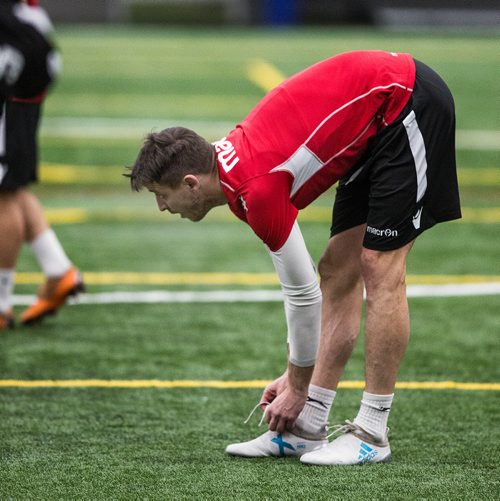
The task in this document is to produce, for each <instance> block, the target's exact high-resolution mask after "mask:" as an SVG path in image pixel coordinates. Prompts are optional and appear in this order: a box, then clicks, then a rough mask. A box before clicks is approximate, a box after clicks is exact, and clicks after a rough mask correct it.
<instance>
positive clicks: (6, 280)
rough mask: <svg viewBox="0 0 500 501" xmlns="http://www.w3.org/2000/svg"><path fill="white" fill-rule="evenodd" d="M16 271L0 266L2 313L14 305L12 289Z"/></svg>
mask: <svg viewBox="0 0 500 501" xmlns="http://www.w3.org/2000/svg"><path fill="white" fill-rule="evenodd" d="M15 275H16V272H15V271H14V270H11V269H7V268H0V313H7V312H8V311H9V310H10V308H11V306H12V291H13V290H14V278H15Z"/></svg>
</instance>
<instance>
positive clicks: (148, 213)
mask: <svg viewBox="0 0 500 501" xmlns="http://www.w3.org/2000/svg"><path fill="white" fill-rule="evenodd" d="M152 204H153V202H152ZM152 204H151V209H146V210H141V209H138V210H130V209H125V208H117V209H102V210H93V209H91V210H88V209H81V208H57V209H46V210H45V215H46V217H47V220H48V221H49V223H50V224H82V223H88V222H90V221H96V220H100V221H122V222H134V221H163V222H169V221H179V216H175V215H170V214H166V213H160V212H159V211H157V210H155V208H154V207H153V205H152ZM331 218H332V209H331V208H330V207H318V206H311V207H307V208H306V209H304V210H302V211H301V212H300V213H299V222H316V223H330V221H331ZM207 221H212V222H237V219H236V218H235V217H234V216H233V215H232V214H231V213H230V212H229V210H224V209H222V210H217V209H216V210H215V211H213V212H211V213H210V214H208V216H207ZM457 222H458V223H484V224H495V223H500V207H490V208H472V207H464V208H462V219H459V220H458V221H457Z"/></svg>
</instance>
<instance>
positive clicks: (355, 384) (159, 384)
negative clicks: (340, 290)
mask: <svg viewBox="0 0 500 501" xmlns="http://www.w3.org/2000/svg"><path fill="white" fill-rule="evenodd" d="M269 383H271V380H250V381H217V380H206V381H205V380H189V379H186V380H174V381H165V380H159V379H133V380H125V379H63V380H53V379H40V380H22V379H0V387H2V388H217V389H247V388H264V387H265V386H267V385H268V384H269ZM364 386H365V383H364V381H343V382H341V383H340V384H339V388H344V389H363V388H364ZM396 388H397V389H401V390H464V391H500V383H467V382H464V383H460V382H456V381H402V382H400V383H397V384H396Z"/></svg>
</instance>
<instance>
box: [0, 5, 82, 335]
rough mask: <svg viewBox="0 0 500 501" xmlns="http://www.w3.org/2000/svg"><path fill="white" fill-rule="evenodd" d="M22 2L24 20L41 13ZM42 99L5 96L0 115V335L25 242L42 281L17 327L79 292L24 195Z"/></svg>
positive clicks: (8, 318) (32, 199)
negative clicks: (42, 277)
mask: <svg viewBox="0 0 500 501" xmlns="http://www.w3.org/2000/svg"><path fill="white" fill-rule="evenodd" d="M27 3H28V4H29V6H28V5H25V3H24V2H23V3H18V4H17V5H16V6H15V7H14V8H16V7H17V8H18V9H17V13H19V18H20V19H22V20H24V19H29V15H30V11H31V10H33V12H34V13H38V12H43V11H39V8H38V6H37V3H38V0H28V2H27ZM35 15H36V14H35ZM47 22H48V19H47ZM45 29H48V25H47V26H46V28H45ZM44 95H45V91H43V92H42V93H41V94H39V95H37V96H34V97H32V96H17V95H15V96H10V97H8V98H7V99H6V100H5V102H4V103H3V105H2V109H1V110H0V330H3V329H7V328H12V327H13V326H14V315H13V309H12V292H13V289H14V282H15V269H16V263H17V258H18V255H19V252H20V250H21V247H22V245H23V243H24V242H27V243H28V244H29V245H30V247H31V249H32V251H33V253H34V255H35V258H36V260H37V261H38V263H39V265H40V267H41V269H42V271H43V273H44V275H45V277H46V280H45V283H44V284H43V285H42V286H41V287H40V289H39V292H38V297H37V299H36V301H35V302H34V303H33V304H32V305H31V306H30V307H29V308H28V309H26V310H25V311H24V312H23V313H22V315H21V323H23V324H34V323H36V322H39V321H40V320H41V319H43V318H44V317H45V316H47V315H51V314H54V313H56V312H57V310H58V309H59V308H60V307H61V306H62V305H63V304H64V303H65V301H66V299H67V298H68V296H70V295H72V294H76V293H77V292H79V291H81V290H83V282H82V279H81V276H80V273H79V271H78V270H77V269H76V268H75V266H73V264H72V263H71V261H70V259H69V258H68V256H67V255H66V253H65V252H64V249H63V248H62V246H61V244H60V242H59V240H58V239H57V236H56V235H55V233H54V231H53V230H52V229H51V228H50V226H49V224H48V222H47V220H46V218H45V215H44V213H43V208H42V206H41V204H40V202H39V201H38V199H37V197H36V196H35V195H34V194H33V193H32V192H31V191H30V190H29V185H30V184H31V183H33V182H36V181H37V167H38V144H37V143H38V142H37V135H38V124H39V119H40V112H41V106H42V101H43V98H44Z"/></svg>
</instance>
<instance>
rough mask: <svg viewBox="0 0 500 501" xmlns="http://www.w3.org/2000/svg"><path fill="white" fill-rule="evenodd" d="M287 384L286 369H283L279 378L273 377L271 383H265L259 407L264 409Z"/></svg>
mask: <svg viewBox="0 0 500 501" xmlns="http://www.w3.org/2000/svg"><path fill="white" fill-rule="evenodd" d="M287 385H288V371H285V372H284V373H283V374H282V375H281V376H280V377H279V378H277V379H275V380H274V381H273V382H272V383H271V384H269V385H267V386H266V388H265V389H264V393H262V397H261V398H260V402H259V407H260V408H261V409H262V410H263V411H264V410H266V406H267V405H269V404H270V403H271V402H273V401H274V399H275V398H276V397H277V396H278V395H281V393H283V392H284V391H285V389H286V387H287Z"/></svg>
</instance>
